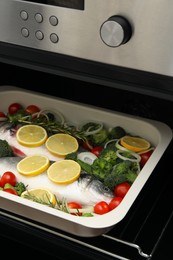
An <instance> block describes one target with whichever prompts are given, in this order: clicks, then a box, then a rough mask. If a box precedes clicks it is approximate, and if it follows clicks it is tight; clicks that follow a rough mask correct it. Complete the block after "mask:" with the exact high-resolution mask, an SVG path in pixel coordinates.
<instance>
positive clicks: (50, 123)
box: [8, 111, 87, 142]
mask: <svg viewBox="0 0 173 260" xmlns="http://www.w3.org/2000/svg"><path fill="white" fill-rule="evenodd" d="M8 121H9V122H10V123H12V124H14V125H18V124H20V125H26V124H35V125H39V126H42V127H43V128H44V129H45V130H46V131H47V134H48V135H49V136H50V135H53V134H56V133H65V134H69V135H72V136H74V137H75V138H76V139H79V140H82V141H84V142H86V141H87V137H86V135H85V133H84V131H80V130H78V129H77V127H75V126H73V125H68V124H67V123H64V122H63V123H61V122H58V121H56V119H55V118H54V117H53V116H52V115H51V114H50V113H49V114H41V113H40V114H39V116H38V117H37V116H33V115H32V114H26V113H25V112H24V111H19V112H18V113H16V114H14V115H8Z"/></svg>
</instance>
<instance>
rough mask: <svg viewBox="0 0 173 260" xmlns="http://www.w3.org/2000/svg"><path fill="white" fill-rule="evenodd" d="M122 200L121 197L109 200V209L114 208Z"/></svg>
mask: <svg viewBox="0 0 173 260" xmlns="http://www.w3.org/2000/svg"><path fill="white" fill-rule="evenodd" d="M122 200H123V198H122V197H114V198H113V199H111V201H110V202H109V209H110V210H113V209H115V208H116V207H117V206H118V205H119V204H120V203H121V201H122Z"/></svg>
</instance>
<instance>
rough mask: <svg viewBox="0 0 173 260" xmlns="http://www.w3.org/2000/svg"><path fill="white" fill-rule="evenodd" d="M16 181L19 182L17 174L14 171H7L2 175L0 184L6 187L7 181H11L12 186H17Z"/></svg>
mask: <svg viewBox="0 0 173 260" xmlns="http://www.w3.org/2000/svg"><path fill="white" fill-rule="evenodd" d="M16 182H17V178H16V175H15V174H14V173H13V172H10V171H7V172H4V173H3V174H2V176H1V180H0V186H1V187H2V188H4V186H5V184H6V183H9V184H11V185H12V186H15V185H16Z"/></svg>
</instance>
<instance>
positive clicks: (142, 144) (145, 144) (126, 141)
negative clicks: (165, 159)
mask: <svg viewBox="0 0 173 260" xmlns="http://www.w3.org/2000/svg"><path fill="white" fill-rule="evenodd" d="M120 144H121V145H122V146H123V147H125V148H126V149H128V150H131V151H134V152H140V151H144V150H147V149H149V148H150V145H151V144H150V142H149V141H147V140H146V139H144V138H141V137H133V136H128V135H126V136H124V137H122V138H121V139H120Z"/></svg>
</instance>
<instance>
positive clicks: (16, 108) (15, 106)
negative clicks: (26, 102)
mask: <svg viewBox="0 0 173 260" xmlns="http://www.w3.org/2000/svg"><path fill="white" fill-rule="evenodd" d="M20 109H22V105H21V104H19V103H12V104H11V105H10V106H9V107H8V113H9V114H11V115H14V114H16V113H17V112H18V111H19V110H20Z"/></svg>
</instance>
